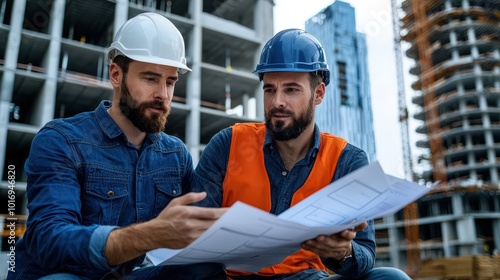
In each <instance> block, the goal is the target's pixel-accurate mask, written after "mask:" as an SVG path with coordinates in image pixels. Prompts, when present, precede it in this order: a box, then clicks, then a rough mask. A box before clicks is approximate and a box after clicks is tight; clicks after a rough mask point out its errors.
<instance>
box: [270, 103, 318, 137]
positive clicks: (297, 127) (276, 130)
mask: <svg viewBox="0 0 500 280" xmlns="http://www.w3.org/2000/svg"><path fill="white" fill-rule="evenodd" d="M276 113H282V114H288V115H290V116H292V120H293V121H292V124H291V125H290V126H289V127H284V125H285V123H284V122H282V121H277V122H276V125H275V126H274V125H273V124H272V123H271V116H272V115H273V114H276ZM313 116H314V105H313V97H311V100H310V102H309V106H308V107H307V110H306V112H305V113H304V114H302V115H301V116H299V117H298V118H297V117H296V116H295V113H294V112H291V111H287V110H285V109H278V108H273V109H271V110H270V111H269V112H268V113H267V115H265V119H266V127H267V131H269V134H270V135H271V137H272V138H273V139H274V140H276V141H288V140H292V139H295V138H297V137H299V135H300V134H302V132H303V131H304V130H305V129H306V128H307V127H308V126H309V125H310V124H311V122H312V120H313Z"/></svg>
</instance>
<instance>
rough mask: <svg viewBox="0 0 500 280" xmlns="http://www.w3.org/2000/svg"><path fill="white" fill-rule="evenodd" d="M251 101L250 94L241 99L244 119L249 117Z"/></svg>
mask: <svg viewBox="0 0 500 280" xmlns="http://www.w3.org/2000/svg"><path fill="white" fill-rule="evenodd" d="M249 100H250V98H249V96H248V94H246V93H245V94H243V96H242V97H241V105H242V106H243V116H244V117H247V118H248V117H249V112H248V109H249V108H248V101H249Z"/></svg>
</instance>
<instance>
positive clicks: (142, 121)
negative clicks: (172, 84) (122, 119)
mask: <svg viewBox="0 0 500 280" xmlns="http://www.w3.org/2000/svg"><path fill="white" fill-rule="evenodd" d="M125 81H126V76H124V77H123V80H122V96H121V98H120V110H121V111H122V113H123V115H125V116H126V117H127V118H128V119H129V120H130V121H131V122H132V124H133V125H134V126H135V127H137V128H138V129H139V130H140V131H143V132H146V133H158V132H161V131H163V130H165V125H166V124H167V116H168V114H169V113H170V107H167V106H165V104H164V103H163V102H162V101H160V100H154V101H150V102H143V103H141V104H139V103H138V102H137V101H135V100H134V99H133V98H132V95H131V94H130V91H129V89H128V87H127V84H126V82H125ZM151 107H153V108H155V109H160V110H162V111H163V113H161V114H156V113H155V114H152V115H151V116H149V117H148V116H147V115H146V110H147V108H151Z"/></svg>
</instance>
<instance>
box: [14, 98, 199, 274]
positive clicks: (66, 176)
mask: <svg viewBox="0 0 500 280" xmlns="http://www.w3.org/2000/svg"><path fill="white" fill-rule="evenodd" d="M110 106H111V102H110V101H103V102H101V104H100V105H99V107H98V108H97V109H96V110H95V111H93V112H86V113H82V114H79V115H76V116H74V117H71V118H66V119H56V120H53V121H51V122H49V123H47V124H46V125H45V126H44V127H43V128H42V129H41V130H40V132H39V133H38V134H37V135H36V136H35V138H34V139H33V143H32V146H31V152H30V155H29V157H28V159H27V161H26V165H25V169H26V173H27V175H28V182H27V183H28V185H27V198H28V210H29V218H28V222H27V230H26V233H25V234H24V236H23V238H22V239H21V240H19V242H18V243H17V244H16V245H17V246H16V269H15V270H16V272H15V273H9V278H8V279H35V278H38V277H41V276H43V275H47V274H52V273H55V272H69V273H73V274H77V275H82V276H86V277H88V278H90V279H99V278H101V277H103V276H104V275H105V274H106V273H110V272H111V273H116V271H117V270H119V271H121V272H123V271H130V270H131V269H132V268H133V267H134V266H135V265H137V264H140V263H141V262H142V261H143V259H144V257H140V258H138V259H136V260H134V261H131V262H129V263H127V264H125V265H122V266H119V267H109V266H108V265H107V262H106V259H105V257H104V248H105V244H106V239H107V237H108V235H109V233H110V232H111V230H113V229H115V228H117V227H123V226H127V225H130V224H133V223H137V222H141V221H147V220H150V219H152V218H154V217H156V216H157V215H158V214H159V213H160V212H161V211H162V210H163V209H164V207H165V206H166V205H167V204H168V203H169V202H170V201H171V200H172V199H173V198H175V197H177V196H180V195H182V194H183V193H185V192H187V191H188V190H189V188H190V183H191V181H190V180H191V175H192V173H193V163H192V158H191V156H190V154H189V152H188V150H187V148H186V146H185V145H184V143H183V142H182V141H181V140H180V139H178V138H175V137H172V136H169V135H167V134H165V133H152V134H148V135H147V137H146V140H145V141H144V143H143V145H142V147H140V148H138V147H135V146H134V145H132V144H131V143H129V142H128V140H127V139H126V137H125V134H124V133H123V131H122V130H121V129H120V127H119V126H118V125H117V124H116V123H115V122H114V120H113V119H112V118H111V116H110V115H109V114H108V112H107V111H106V110H107V108H109V107H110ZM131 242H133V240H131Z"/></svg>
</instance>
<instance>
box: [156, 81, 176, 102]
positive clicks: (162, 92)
mask: <svg viewBox="0 0 500 280" xmlns="http://www.w3.org/2000/svg"><path fill="white" fill-rule="evenodd" d="M172 97H173V88H170V87H169V86H168V85H167V84H162V85H161V86H160V87H159V89H158V90H157V91H156V94H155V99H160V100H162V101H165V100H167V101H170V100H172Z"/></svg>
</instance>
